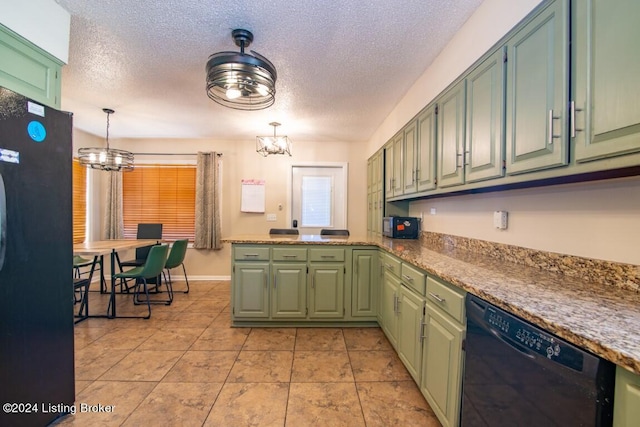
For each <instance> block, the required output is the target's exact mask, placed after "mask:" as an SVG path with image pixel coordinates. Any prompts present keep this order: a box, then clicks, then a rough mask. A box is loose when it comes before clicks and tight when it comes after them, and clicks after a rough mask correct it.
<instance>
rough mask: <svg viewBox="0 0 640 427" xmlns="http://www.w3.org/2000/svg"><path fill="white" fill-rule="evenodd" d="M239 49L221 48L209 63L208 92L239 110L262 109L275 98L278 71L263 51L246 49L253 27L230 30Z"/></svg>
mask: <svg viewBox="0 0 640 427" xmlns="http://www.w3.org/2000/svg"><path fill="white" fill-rule="evenodd" d="M231 36H232V37H233V39H234V41H235V44H236V45H237V46H239V47H240V52H218V53H214V54H213V55H211V56H209V59H208V60H207V65H206V73H207V96H209V98H211V99H212V100H213V101H215V102H217V103H218V104H220V105H223V106H225V107H229V108H234V109H237V110H262V109H265V108H268V107H270V106H271V105H273V103H274V102H275V95H276V80H277V73H276V68H275V66H274V65H273V64H272V63H271V62H270V61H269V60H268V59H267V58H265V57H263V56H262V55H260V54H258V53H256V52H254V51H251V54H248V53H245V52H244V49H245V47H248V46H249V45H250V44H251V42H252V41H253V34H252V33H251V32H250V31H247V30H243V29H236V30H233V31H232V32H231Z"/></svg>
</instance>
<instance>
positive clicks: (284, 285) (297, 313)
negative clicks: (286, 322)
mask: <svg viewBox="0 0 640 427" xmlns="http://www.w3.org/2000/svg"><path fill="white" fill-rule="evenodd" d="M271 271H272V274H273V283H272V285H271V286H272V296H271V317H272V318H274V319H304V318H305V317H307V264H306V263H304V264H303V263H273V264H272V265H271Z"/></svg>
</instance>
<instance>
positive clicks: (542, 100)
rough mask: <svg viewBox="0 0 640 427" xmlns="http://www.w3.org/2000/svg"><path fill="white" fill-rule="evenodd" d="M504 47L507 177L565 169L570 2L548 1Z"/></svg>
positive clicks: (566, 161)
mask: <svg viewBox="0 0 640 427" xmlns="http://www.w3.org/2000/svg"><path fill="white" fill-rule="evenodd" d="M507 48H508V59H507V107H506V108H507V123H506V132H507V134H506V140H507V156H506V168H507V173H508V174H518V173H522V172H529V171H534V170H540V169H547V168H552V167H557V166H562V165H566V164H567V163H568V160H569V150H568V132H567V129H566V127H567V123H568V122H569V120H568V117H567V111H568V108H567V105H568V75H569V73H568V70H569V54H568V52H569V1H568V0H556V1H555V2H551V3H550V4H549V6H548V7H547V8H545V9H544V10H543V11H542V12H541V13H540V14H539V15H537V16H536V17H535V18H534V19H533V20H531V21H530V22H528V23H527V25H525V26H524V27H522V28H521V29H520V30H519V31H518V32H516V33H515V34H514V36H513V37H511V38H510V39H509V40H508V41H507Z"/></svg>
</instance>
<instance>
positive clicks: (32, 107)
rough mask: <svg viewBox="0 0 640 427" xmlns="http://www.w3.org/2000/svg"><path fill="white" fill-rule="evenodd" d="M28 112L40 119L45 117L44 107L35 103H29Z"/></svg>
mask: <svg viewBox="0 0 640 427" xmlns="http://www.w3.org/2000/svg"><path fill="white" fill-rule="evenodd" d="M27 111H29V112H30V113H31V114H35V115H37V116H40V117H44V106H42V105H40V104H36V103H33V102H31V101H28V102H27Z"/></svg>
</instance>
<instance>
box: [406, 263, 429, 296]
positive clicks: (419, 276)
mask: <svg viewBox="0 0 640 427" xmlns="http://www.w3.org/2000/svg"><path fill="white" fill-rule="evenodd" d="M400 272H401V274H400V279H401V280H402V283H404V284H405V285H407V286H409V287H410V288H412V289H413V290H414V291H416V292H418V293H419V294H420V295H424V290H425V282H426V278H427V275H426V274H425V273H424V272H422V271H420V270H418V269H417V268H415V267H412V266H411V265H409V264H405V263H402V267H401V268H400Z"/></svg>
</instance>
